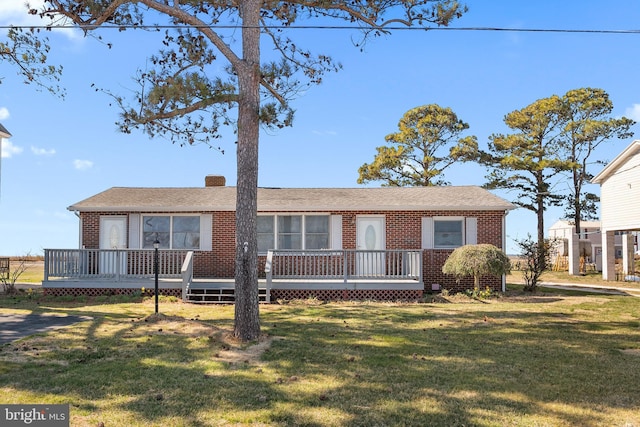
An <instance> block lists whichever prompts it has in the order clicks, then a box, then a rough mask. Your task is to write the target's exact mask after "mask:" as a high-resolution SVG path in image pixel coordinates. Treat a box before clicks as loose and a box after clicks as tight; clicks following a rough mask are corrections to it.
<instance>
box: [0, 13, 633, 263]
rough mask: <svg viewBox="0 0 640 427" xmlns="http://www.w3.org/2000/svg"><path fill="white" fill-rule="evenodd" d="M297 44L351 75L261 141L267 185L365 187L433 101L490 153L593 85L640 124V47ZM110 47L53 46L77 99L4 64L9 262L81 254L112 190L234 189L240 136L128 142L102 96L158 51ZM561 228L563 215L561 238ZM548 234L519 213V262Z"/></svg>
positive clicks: (580, 24)
mask: <svg viewBox="0 0 640 427" xmlns="http://www.w3.org/2000/svg"><path fill="white" fill-rule="evenodd" d="M22 4H23V2H21V1H16V0H0V25H10V24H23V23H25V18H24V15H23V12H22V10H21V9H20V7H22ZM467 5H468V6H469V12H468V13H467V14H466V15H464V16H463V17H462V18H461V19H460V20H458V21H456V22H454V24H453V26H454V27H500V28H514V29H518V28H520V29H522V28H537V29H588V30H629V29H634V28H637V22H638V18H639V17H640V2H638V1H637V0H610V1H608V2H606V3H605V2H602V1H601V0H600V1H596V0H585V1H580V2H566V1H557V0H542V1H537V2H530V1H528V2H525V1H513V0H492V1H491V2H488V1H480V0H470V1H468V2H467ZM36 22H37V21H36ZM295 31H296V33H295V34H293V36H294V37H295V38H296V39H297V40H299V43H298V44H300V45H303V46H309V47H310V48H311V49H312V50H313V51H315V52H323V53H327V54H329V55H331V56H332V57H333V58H335V59H336V60H339V61H340V62H341V63H342V65H343V70H342V71H340V72H339V73H335V74H331V75H328V76H326V78H325V79H324V82H323V84H322V85H320V86H317V87H313V88H311V89H310V90H309V91H307V92H306V93H304V94H302V95H301V97H300V98H298V99H297V100H296V101H295V103H294V104H293V105H294V108H295V109H296V110H297V112H296V120H295V123H294V126H293V127H292V128H287V129H283V130H281V131H278V132H277V133H263V134H262V136H261V140H260V172H259V184H260V185H261V186H270V187H274V186H279V187H357V186H358V184H357V183H356V180H357V177H358V172H357V171H358V167H360V166H361V165H362V164H363V163H365V162H370V161H372V159H373V156H374V154H375V152H376V151H375V148H376V147H377V146H380V145H383V144H384V137H385V135H387V134H389V133H392V132H395V131H396V130H397V123H398V120H399V119H400V118H401V117H402V115H403V114H404V113H405V112H406V111H407V110H409V109H411V108H414V107H417V106H420V105H424V104H431V103H436V104H439V105H441V106H443V107H450V108H452V109H453V111H454V112H456V114H458V117H459V118H461V119H462V120H464V121H466V122H467V123H469V125H470V129H469V131H468V133H469V134H473V135H476V136H477V137H478V140H479V142H480V144H481V145H483V146H484V145H485V144H486V143H487V139H488V136H489V135H491V134H492V133H496V132H503V133H504V132H507V131H508V129H507V128H506V127H505V126H504V123H503V117H504V115H505V114H507V113H509V112H511V111H513V110H516V109H520V108H523V107H525V106H527V105H528V104H530V103H532V102H533V101H535V100H537V99H540V98H545V97H548V96H551V95H553V94H558V95H562V94H564V93H565V92H566V91H568V90H571V89H576V88H581V87H597V88H602V89H604V90H605V91H606V92H607V93H608V94H609V95H610V97H611V100H612V101H613V103H614V106H615V109H614V115H615V116H623V115H625V116H627V117H630V118H632V119H634V120H636V121H640V87H639V83H638V71H637V70H638V69H640V52H639V51H640V34H602V33H599V34H575V33H548V32H545V33H537V32H536V33H530V32H508V31H429V32H422V31H396V32H394V33H393V34H391V35H387V36H383V37H379V38H377V39H375V40H373V41H371V42H370V43H368V44H367V45H366V47H365V52H362V53H361V52H360V50H359V49H358V48H355V47H354V46H353V45H352V44H351V41H350V40H351V38H352V36H354V35H357V34H354V33H353V32H352V31H347V30H320V29H314V30H295ZM99 34H100V35H101V36H102V37H104V38H105V39H106V40H109V41H113V43H114V44H113V48H112V49H108V48H107V47H106V45H104V44H100V43H98V42H96V41H95V40H94V39H91V38H84V37H83V36H82V34H81V33H79V32H77V31H70V30H65V31H58V32H52V33H51V34H50V40H51V45H52V53H51V55H50V59H51V62H52V63H57V64H62V65H63V66H64V73H63V77H62V85H63V86H64V87H65V88H66V91H67V95H66V98H65V99H64V100H61V99H59V98H56V97H53V96H51V95H50V94H48V93H44V92H38V91H37V90H36V89H35V87H33V86H30V85H25V84H23V83H22V80H21V78H20V77H19V76H17V75H16V70H15V69H14V68H12V67H10V66H8V65H7V64H6V63H0V77H2V78H3V80H2V83H1V84H0V123H2V124H3V125H4V126H5V127H6V128H7V129H8V130H9V131H10V132H11V133H12V135H13V136H12V137H11V138H10V139H9V140H4V141H3V142H2V177H1V178H2V180H1V193H0V255H20V254H25V253H27V252H29V253H31V254H41V253H43V250H44V249H45V248H47V249H48V248H77V247H78V219H77V218H76V216H75V215H74V214H73V213H72V212H69V211H68V210H67V209H66V208H67V206H69V205H71V204H73V203H75V202H78V201H80V200H83V199H85V198H87V197H89V196H92V195H94V194H96V193H98V192H100V191H103V190H105V189H107V188H110V187H113V186H140V187H147V186H167V187H183V186H187V187H199V186H203V185H204V177H205V175H208V174H221V175H225V176H226V178H227V184H228V185H235V182H236V159H235V149H234V142H233V141H234V138H233V136H232V135H231V134H230V133H228V132H227V133H226V134H225V135H226V136H225V137H224V138H223V139H222V140H220V142H219V145H220V146H221V148H223V149H224V150H225V154H221V153H220V152H219V151H217V150H214V149H210V148H208V147H207V146H204V145H197V146H192V147H179V146H177V145H172V144H171V143H169V142H168V141H166V140H163V139H154V140H151V139H149V138H148V137H147V136H146V135H144V134H142V133H134V134H131V135H123V134H120V133H118V131H117V128H116V125H115V122H116V120H117V118H118V110H117V108H115V107H114V106H111V105H110V102H111V99H110V98H109V97H107V96H106V95H104V94H102V93H100V92H96V91H95V90H94V89H93V88H92V87H91V85H92V84H95V85H96V86H98V87H102V88H107V89H111V90H112V91H114V92H122V93H126V91H127V90H129V89H130V88H133V87H134V85H133V81H132V79H131V76H132V75H134V73H135V71H136V69H137V68H139V67H144V64H145V59H146V58H147V56H149V55H150V54H152V53H155V52H156V50H157V48H158V46H157V45H154V44H153V43H152V42H153V39H152V37H150V36H149V35H148V34H145V33H143V32H142V31H127V32H123V33H119V32H117V31H115V30H101V31H100V33H99ZM638 126H639V125H635V126H634V128H633V130H634V132H636V133H638V131H640V128H639V127H638ZM630 142H631V140H624V141H620V140H612V141H610V142H609V143H607V144H606V145H603V146H602V147H601V148H600V149H599V150H598V151H597V152H596V154H595V156H594V158H597V159H602V160H611V159H613V158H614V157H615V156H616V155H617V154H618V153H619V152H620V151H622V150H623V149H624V148H625V147H626V146H627V145H628V144H629V143H630ZM599 170H600V168H599V167H597V166H596V167H595V168H594V170H593V171H592V172H594V173H597V172H598V171H599ZM484 174H485V171H484V170H483V169H482V168H479V167H477V166H474V165H470V164H460V165H456V166H455V167H454V168H453V169H449V170H448V171H447V173H446V174H445V178H446V179H448V180H449V181H450V182H451V183H452V184H454V185H481V184H483V183H484ZM378 185H379V184H371V186H378ZM560 185H563V184H560ZM591 190H592V191H594V192H598V191H599V189H598V187H597V186H594V187H593V188H591ZM498 194H500V195H502V196H503V197H505V198H506V199H509V198H510V197H511V195H510V194H507V193H498ZM561 215H562V210H549V211H548V212H547V214H546V216H545V221H546V226H547V228H548V227H549V226H550V225H552V224H553V223H554V222H555V221H556V220H557V219H558V218H559V217H560V216H561ZM535 228H536V219H535V216H534V215H533V214H532V213H531V212H528V211H525V210H523V209H519V210H516V211H513V212H511V213H510V214H509V215H508V217H507V235H508V236H507V250H508V252H513V251H514V250H515V249H514V247H515V246H514V243H513V239H521V238H524V237H526V235H527V233H531V234H532V235H534V236H535Z"/></svg>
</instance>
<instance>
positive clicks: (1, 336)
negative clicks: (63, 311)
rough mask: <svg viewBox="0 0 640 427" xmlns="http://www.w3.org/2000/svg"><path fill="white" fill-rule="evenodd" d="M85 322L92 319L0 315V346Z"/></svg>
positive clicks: (52, 315)
mask: <svg viewBox="0 0 640 427" xmlns="http://www.w3.org/2000/svg"><path fill="white" fill-rule="evenodd" d="M87 320H92V318H91V317H88V316H64V315H58V314H34V313H30V314H4V313H0V345H3V344H6V343H9V342H11V341H15V340H17V339H20V338H24V337H27V336H29V335H33V334H36V333H38V332H46V331H50V330H53V329H57V328H62V327H64V326H69V325H72V324H74V323H78V322H85V321H87Z"/></svg>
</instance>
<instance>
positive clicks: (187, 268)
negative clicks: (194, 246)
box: [180, 251, 193, 301]
mask: <svg viewBox="0 0 640 427" xmlns="http://www.w3.org/2000/svg"><path fill="white" fill-rule="evenodd" d="M180 274H181V275H182V301H186V300H187V294H188V293H189V286H191V282H192V281H193V251H189V252H187V256H185V257H184V262H183V263H182V269H181V270H180Z"/></svg>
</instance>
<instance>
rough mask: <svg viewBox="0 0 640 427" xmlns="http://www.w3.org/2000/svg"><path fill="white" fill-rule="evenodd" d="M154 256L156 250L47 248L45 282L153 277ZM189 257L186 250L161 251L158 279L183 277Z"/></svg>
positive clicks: (45, 254) (159, 253) (159, 252)
mask: <svg viewBox="0 0 640 427" xmlns="http://www.w3.org/2000/svg"><path fill="white" fill-rule="evenodd" d="M154 256H155V250H154V249H45V251H44V281H49V280H56V279H67V280H69V279H71V280H74V279H109V280H113V281H123V280H127V279H139V278H148V277H153V276H154V275H155V271H154V266H153V264H154ZM186 256H187V251H186V250H168V249H161V250H159V251H158V277H161V278H181V277H182V271H181V270H182V264H183V261H184V259H185V257H186Z"/></svg>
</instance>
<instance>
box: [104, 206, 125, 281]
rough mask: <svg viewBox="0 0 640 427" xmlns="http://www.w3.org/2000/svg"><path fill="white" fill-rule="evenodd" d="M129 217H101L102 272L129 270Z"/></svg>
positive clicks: (111, 272) (116, 272)
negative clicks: (127, 249) (123, 250)
mask: <svg viewBox="0 0 640 427" xmlns="http://www.w3.org/2000/svg"><path fill="white" fill-rule="evenodd" d="M126 231H127V217H126V216H103V217H100V249H101V251H100V274H123V273H125V272H126V271H127V256H126V253H124V252H122V253H121V252H120V251H119V250H118V249H125V248H126V247H127V238H126V236H127V234H126Z"/></svg>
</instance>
